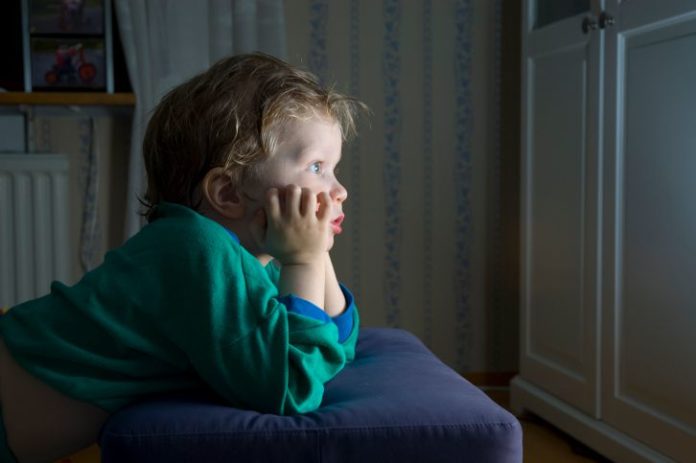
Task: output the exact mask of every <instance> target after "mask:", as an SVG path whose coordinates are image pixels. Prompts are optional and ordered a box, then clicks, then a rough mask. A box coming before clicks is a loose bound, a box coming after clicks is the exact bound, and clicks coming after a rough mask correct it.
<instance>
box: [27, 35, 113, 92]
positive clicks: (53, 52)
mask: <svg viewBox="0 0 696 463" xmlns="http://www.w3.org/2000/svg"><path fill="white" fill-rule="evenodd" d="M31 85H32V88H33V89H42V90H51V89H73V90H74V89H90V90H104V89H106V46H105V43H104V40H103V39H100V38H68V37H65V38H63V37H61V38H56V37H32V39H31Z"/></svg>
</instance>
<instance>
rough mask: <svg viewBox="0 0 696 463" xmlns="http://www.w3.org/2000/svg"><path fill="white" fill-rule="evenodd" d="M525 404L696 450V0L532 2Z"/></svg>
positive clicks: (555, 418)
mask: <svg viewBox="0 0 696 463" xmlns="http://www.w3.org/2000/svg"><path fill="white" fill-rule="evenodd" d="M523 21H524V23H523V27H522V35H523V37H522V40H523V43H522V54H523V59H522V67H523V71H522V76H523V82H522V86H523V87H522V89H523V90H522V95H523V98H522V100H523V101H522V145H521V146H522V161H521V172H522V191H521V201H522V204H521V215H522V217H521V253H522V255H521V265H522V268H521V282H520V284H521V291H520V296H521V300H520V310H521V321H520V325H521V330H522V332H521V346H520V352H521V359H520V375H519V376H517V377H516V378H515V379H514V380H513V383H512V389H511V394H512V406H513V407H514V409H515V411H516V412H519V413H521V412H523V411H530V412H533V413H535V414H537V415H539V416H541V417H542V418H544V419H546V420H548V421H549V422H551V423H553V424H554V425H556V426H558V427H559V428H560V429H562V430H564V431H566V432H568V433H569V434H571V435H573V436H574V437H576V438H577V439H579V440H580V441H582V442H584V443H586V444H587V445H589V446H590V447H592V448H594V449H596V450H597V451H599V452H600V453H602V454H604V455H605V456H607V457H608V458H610V459H611V460H613V461H616V462H634V461H635V462H647V461H650V462H657V461H659V462H662V461H679V462H696V0H623V1H621V0H525V4H524V13H523Z"/></svg>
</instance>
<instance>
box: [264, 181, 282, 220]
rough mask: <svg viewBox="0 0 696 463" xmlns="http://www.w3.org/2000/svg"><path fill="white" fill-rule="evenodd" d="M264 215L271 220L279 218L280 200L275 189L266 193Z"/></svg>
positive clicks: (270, 189)
mask: <svg viewBox="0 0 696 463" xmlns="http://www.w3.org/2000/svg"><path fill="white" fill-rule="evenodd" d="M264 209H265V210H266V215H267V216H268V217H270V218H272V219H273V220H278V219H279V218H280V198H279V191H278V189H277V188H269V189H268V191H266V203H265V204H264Z"/></svg>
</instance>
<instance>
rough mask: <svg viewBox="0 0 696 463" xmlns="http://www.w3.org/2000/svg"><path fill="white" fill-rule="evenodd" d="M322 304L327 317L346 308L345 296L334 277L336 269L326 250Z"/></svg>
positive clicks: (340, 312)
mask: <svg viewBox="0 0 696 463" xmlns="http://www.w3.org/2000/svg"><path fill="white" fill-rule="evenodd" d="M324 268H325V270H324V280H325V291H324V304H325V310H326V313H327V315H329V317H336V316H338V315H340V314H342V313H343V311H344V310H345V309H346V298H345V297H344V296H343V291H341V286H340V285H339V284H338V279H337V278H336V271H335V270H334V267H333V262H332V261H331V255H330V254H329V253H328V252H327V253H326V255H325V258H324Z"/></svg>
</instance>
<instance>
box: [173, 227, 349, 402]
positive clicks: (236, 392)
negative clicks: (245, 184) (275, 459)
mask: <svg viewBox="0 0 696 463" xmlns="http://www.w3.org/2000/svg"><path fill="white" fill-rule="evenodd" d="M196 240H198V243H196V244H195V246H194V245H193V243H195V241H196ZM187 241H188V243H189V246H190V247H198V248H199V251H198V253H197V255H196V256H195V258H196V260H197V266H199V267H200V266H203V267H204V270H203V271H196V270H194V271H196V274H197V275H198V276H199V277H198V278H195V280H194V281H191V282H188V284H184V282H181V281H180V282H172V283H171V284H170V285H169V286H171V287H173V288H176V290H175V291H174V292H175V293H178V295H176V296H174V295H171V297H170V300H171V302H172V303H173V304H177V305H179V306H181V304H182V302H183V301H185V300H189V299H190V298H189V297H188V296H187V295H189V294H195V295H198V296H196V299H200V300H191V301H190V303H191V304H192V306H191V307H190V309H191V310H194V313H189V314H182V313H181V311H180V310H174V311H173V313H172V315H173V316H172V317H169V318H168V319H167V320H166V323H165V324H164V327H165V329H166V330H167V333H168V337H169V338H170V339H171V340H172V341H173V342H174V343H175V344H177V345H179V346H180V347H181V349H182V350H183V351H184V352H186V353H187V355H188V356H189V359H190V362H191V364H192V366H193V367H194V368H195V370H196V371H197V373H198V374H199V375H200V376H201V378H202V379H203V380H204V381H205V382H206V383H208V384H209V385H210V386H211V387H212V388H213V389H214V390H215V391H216V392H217V393H218V394H220V395H221V396H223V397H224V398H226V399H227V400H228V401H229V402H231V403H233V404H238V405H240V406H244V407H248V408H252V409H255V410H258V411H261V412H267V413H275V414H282V415H285V414H295V413H304V412H308V411H312V410H315V409H316V408H318V407H319V406H320V404H321V401H322V398H323V394H324V384H325V383H326V382H327V381H329V380H331V379H332V378H333V377H334V376H335V375H336V374H337V373H338V372H339V371H340V370H341V369H342V368H343V367H344V366H345V364H346V362H347V361H349V360H350V359H352V358H353V356H354V350H355V342H356V340H357V331H358V329H357V327H358V324H357V322H358V318H357V315H356V316H355V317H353V326H352V327H351V332H350V334H349V335H348V336H347V337H346V339H345V340H344V342H340V340H339V329H338V327H337V325H336V324H335V323H334V322H333V321H331V320H326V319H318V318H315V317H313V316H309V315H308V314H307V313H302V311H297V310H292V307H290V310H289V307H288V305H287V304H285V303H283V302H284V301H283V299H282V298H280V297H279V294H278V290H277V286H276V285H275V284H274V282H273V281H272V279H271V275H269V273H268V269H264V268H263V267H262V266H261V265H260V264H259V262H258V261H257V260H256V259H255V258H254V257H253V256H251V255H250V254H248V253H247V252H246V251H245V250H244V249H243V248H242V247H241V246H239V244H238V243H236V242H233V240H230V239H229V238H228V237H227V236H226V235H223V236H222V237H220V236H219V234H218V235H215V236H206V235H205V234H201V235H200V236H198V237H193V236H192V237H189V239H188V240H187ZM183 252H187V251H183ZM184 260H187V259H184ZM201 275H207V278H208V279H209V281H206V279H207V278H201ZM184 288H185V289H184ZM290 305H291V304H290ZM356 313H357V312H356Z"/></svg>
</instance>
